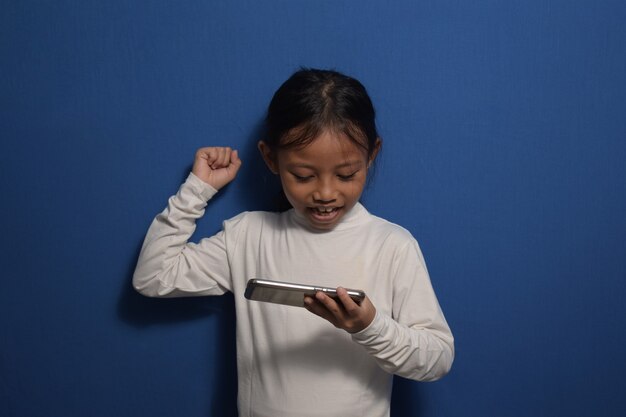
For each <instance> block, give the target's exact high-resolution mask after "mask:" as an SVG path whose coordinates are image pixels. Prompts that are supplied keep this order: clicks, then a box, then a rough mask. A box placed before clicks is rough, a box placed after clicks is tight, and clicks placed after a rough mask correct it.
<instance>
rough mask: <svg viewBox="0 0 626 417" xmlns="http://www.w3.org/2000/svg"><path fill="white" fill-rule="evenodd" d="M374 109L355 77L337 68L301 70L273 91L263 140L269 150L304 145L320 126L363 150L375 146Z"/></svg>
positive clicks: (315, 134) (376, 133)
mask: <svg viewBox="0 0 626 417" xmlns="http://www.w3.org/2000/svg"><path fill="white" fill-rule="evenodd" d="M375 117H376V112H375V111H374V106H373V105H372V100H371V99H370V97H369V95H368V94H367V91H366V90H365V87H364V86H363V84H361V83H360V82H359V81H358V80H356V79H354V78H352V77H348V76H347V75H344V74H341V73H339V72H337V71H331V70H320V69H309V68H302V69H300V70H299V71H296V72H295V73H294V74H293V75H292V76H291V77H289V79H288V80H287V81H285V82H284V83H283V84H282V85H281V86H280V88H279V89H278V90H277V91H276V93H274V97H272V101H271V102H270V105H269V107H268V109H267V117H266V119H265V122H266V136H265V138H264V141H265V143H266V144H267V146H268V147H269V148H270V150H271V151H276V150H279V149H287V148H292V147H305V146H307V145H308V144H310V143H311V142H312V141H313V140H314V139H315V138H317V137H318V136H319V135H320V134H321V133H323V131H324V130H327V129H331V130H333V131H335V132H336V133H342V134H345V135H346V136H347V137H348V138H350V139H351V140H352V141H354V142H355V143H356V144H358V145H359V146H361V147H362V148H364V149H365V150H366V151H367V157H368V158H370V157H371V156H372V154H373V152H374V150H375V148H376V142H377V140H378V131H377V130H376V121H375Z"/></svg>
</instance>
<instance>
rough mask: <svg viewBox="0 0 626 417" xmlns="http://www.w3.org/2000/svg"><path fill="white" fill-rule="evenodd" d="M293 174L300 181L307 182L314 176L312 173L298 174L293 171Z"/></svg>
mask: <svg viewBox="0 0 626 417" xmlns="http://www.w3.org/2000/svg"><path fill="white" fill-rule="evenodd" d="M291 175H293V177H294V178H295V179H296V181H298V182H307V181H309V180H310V179H311V178H313V176H311V175H298V174H296V173H294V172H292V173H291Z"/></svg>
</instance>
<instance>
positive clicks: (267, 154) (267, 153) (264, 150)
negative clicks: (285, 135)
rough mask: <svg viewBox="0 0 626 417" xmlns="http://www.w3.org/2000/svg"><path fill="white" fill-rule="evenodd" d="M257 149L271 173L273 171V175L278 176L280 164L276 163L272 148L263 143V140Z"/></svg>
mask: <svg viewBox="0 0 626 417" xmlns="http://www.w3.org/2000/svg"><path fill="white" fill-rule="evenodd" d="M257 147H258V148H259V151H260V152H261V156H262V157H263V160H264V161H265V165H267V167H268V168H269V169H270V171H272V174H275V175H278V163H277V162H276V160H275V158H274V155H272V151H271V150H270V147H269V146H267V143H265V142H263V141H262V140H260V141H259V143H258V144H257Z"/></svg>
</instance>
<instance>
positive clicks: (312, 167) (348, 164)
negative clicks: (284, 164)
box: [288, 161, 362, 169]
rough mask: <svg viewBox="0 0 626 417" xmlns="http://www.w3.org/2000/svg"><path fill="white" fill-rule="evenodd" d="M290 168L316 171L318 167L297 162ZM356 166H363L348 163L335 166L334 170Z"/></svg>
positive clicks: (357, 163)
mask: <svg viewBox="0 0 626 417" xmlns="http://www.w3.org/2000/svg"><path fill="white" fill-rule="evenodd" d="M288 165H289V167H291V168H308V169H315V168H316V167H315V166H313V165H310V164H307V163H305V162H295V163H292V164H288ZM355 165H362V162H361V161H346V162H344V163H342V164H339V165H337V166H335V167H334V168H335V169H337V168H345V167H351V166H355Z"/></svg>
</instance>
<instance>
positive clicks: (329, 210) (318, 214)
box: [309, 207, 341, 222]
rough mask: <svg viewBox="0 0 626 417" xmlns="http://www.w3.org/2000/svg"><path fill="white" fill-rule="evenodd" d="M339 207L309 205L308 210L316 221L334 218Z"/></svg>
mask: <svg viewBox="0 0 626 417" xmlns="http://www.w3.org/2000/svg"><path fill="white" fill-rule="evenodd" d="M340 209H341V207H311V208H309V211H310V212H311V214H312V216H313V218H315V219H316V220H317V221H322V222H324V221H326V222H327V221H332V220H334V219H335V217H337V215H338V213H339V210H340Z"/></svg>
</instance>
